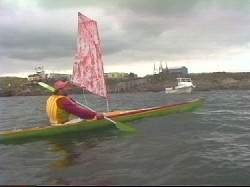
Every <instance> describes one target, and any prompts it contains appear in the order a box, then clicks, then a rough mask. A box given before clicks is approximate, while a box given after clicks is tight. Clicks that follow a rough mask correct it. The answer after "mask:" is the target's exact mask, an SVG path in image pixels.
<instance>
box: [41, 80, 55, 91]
mask: <svg viewBox="0 0 250 187" xmlns="http://www.w3.org/2000/svg"><path fill="white" fill-rule="evenodd" d="M38 84H39V85H40V86H42V87H44V88H46V89H48V90H49V91H51V92H54V91H55V88H53V87H52V86H50V85H48V84H46V83H44V82H39V83H38Z"/></svg>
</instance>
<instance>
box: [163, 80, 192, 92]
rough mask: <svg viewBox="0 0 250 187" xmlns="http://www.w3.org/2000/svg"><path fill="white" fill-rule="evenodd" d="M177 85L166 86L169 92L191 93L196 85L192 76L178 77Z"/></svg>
mask: <svg viewBox="0 0 250 187" xmlns="http://www.w3.org/2000/svg"><path fill="white" fill-rule="evenodd" d="M177 83H178V85H177V86H173V87H170V88H165V93H167V94H180V93H191V92H192V90H193V88H195V85H193V82H192V80H191V78H177Z"/></svg>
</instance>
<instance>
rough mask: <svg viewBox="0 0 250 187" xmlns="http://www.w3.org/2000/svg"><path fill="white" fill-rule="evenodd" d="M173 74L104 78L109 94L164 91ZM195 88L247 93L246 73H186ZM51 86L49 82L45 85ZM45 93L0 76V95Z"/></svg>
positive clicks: (249, 82)
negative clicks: (245, 91)
mask: <svg viewBox="0 0 250 187" xmlns="http://www.w3.org/2000/svg"><path fill="white" fill-rule="evenodd" d="M176 77H177V76H175V75H167V74H164V73H160V74H157V75H148V76H145V77H143V78H130V79H108V80H107V81H106V82H107V87H108V92H109V93H122V92H143V91H154V92H157V91H164V89H165V87H171V86H174V85H176V84H177V82H176ZM188 77H191V78H192V80H193V83H194V84H195V85H196V88H195V90H194V91H210V90H228V89H232V90H250V72H241V73H227V72H215V73H200V74H189V76H188ZM49 84H51V85H53V82H49ZM74 93H81V90H80V89H77V88H76V89H74ZM49 94H50V93H49V91H47V90H45V89H44V88H42V87H40V86H39V85H37V84H36V83H31V82H29V81H28V80H27V79H26V78H19V77H0V96H2V97H3V96H34V95H49Z"/></svg>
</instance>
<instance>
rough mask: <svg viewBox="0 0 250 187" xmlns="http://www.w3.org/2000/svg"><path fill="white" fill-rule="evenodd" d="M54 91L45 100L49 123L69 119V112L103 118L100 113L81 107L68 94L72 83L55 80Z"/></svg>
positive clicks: (88, 117) (87, 116) (62, 121)
mask: <svg viewBox="0 0 250 187" xmlns="http://www.w3.org/2000/svg"><path fill="white" fill-rule="evenodd" d="M54 87H55V89H56V91H55V92H54V94H53V95H52V96H50V97H49V98H48V100H47V106H46V111H47V115H48V117H49V120H50V123H51V125H60V124H64V123H66V122H69V121H70V114H72V115H74V116H78V117H79V118H81V119H103V118H104V116H103V114H101V113H97V112H93V111H91V110H89V109H87V108H83V107H82V106H80V105H79V104H77V103H76V101H75V100H74V99H72V98H71V97H69V96H68V92H69V91H70V90H71V89H72V85H71V84H70V82H68V81H57V82H55V84H54Z"/></svg>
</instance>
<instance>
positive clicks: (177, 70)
mask: <svg viewBox="0 0 250 187" xmlns="http://www.w3.org/2000/svg"><path fill="white" fill-rule="evenodd" d="M159 73H166V74H174V75H178V76H185V75H188V68H187V67H185V66H180V67H172V68H168V66H167V63H165V67H163V65H162V62H160V65H159V67H158V68H157V67H156V66H155V64H154V71H153V74H154V75H156V74H159Z"/></svg>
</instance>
